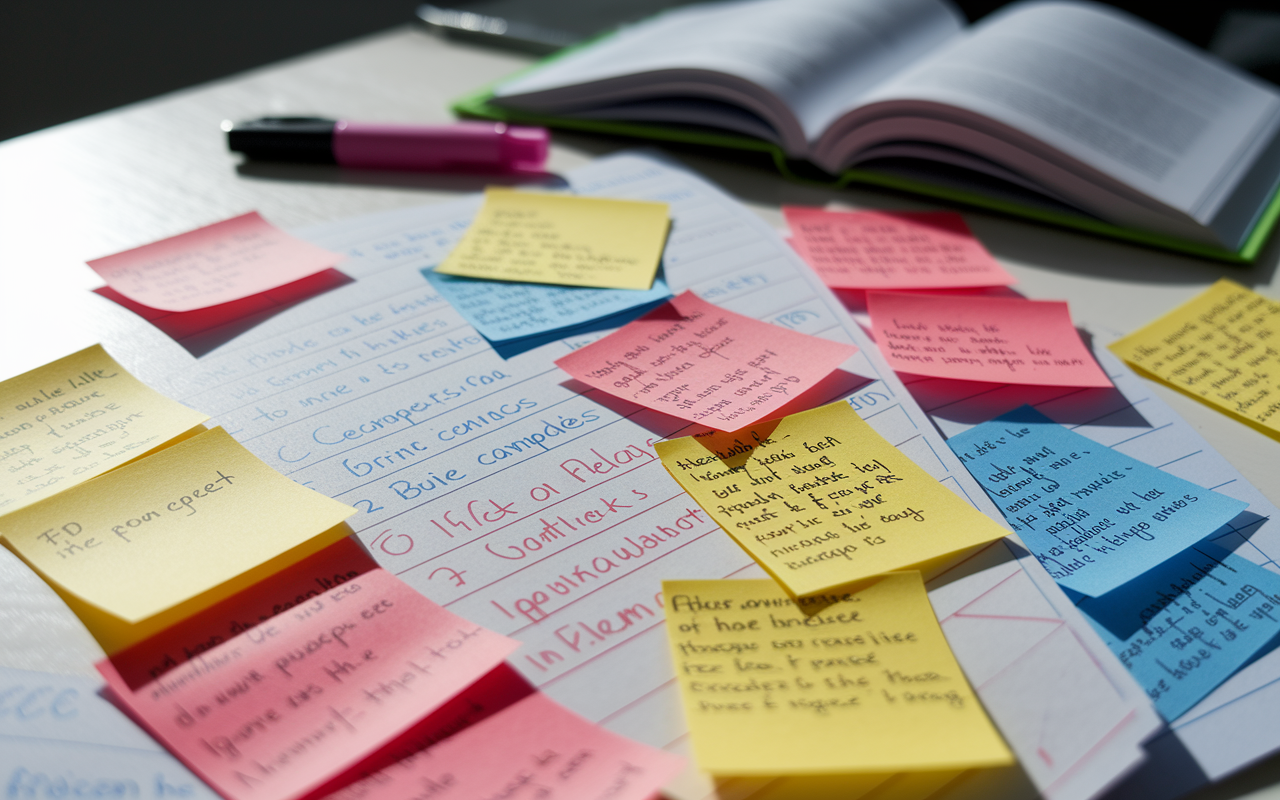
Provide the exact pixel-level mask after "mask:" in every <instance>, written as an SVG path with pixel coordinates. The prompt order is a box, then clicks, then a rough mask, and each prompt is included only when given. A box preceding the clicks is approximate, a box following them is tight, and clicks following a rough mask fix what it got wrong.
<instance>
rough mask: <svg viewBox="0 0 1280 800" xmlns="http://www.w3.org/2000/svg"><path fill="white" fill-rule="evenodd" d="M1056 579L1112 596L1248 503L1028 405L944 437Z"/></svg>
mask: <svg viewBox="0 0 1280 800" xmlns="http://www.w3.org/2000/svg"><path fill="white" fill-rule="evenodd" d="M947 444H948V445H950V447H951V449H952V450H953V451H954V452H955V454H956V455H957V456H959V457H960V460H961V461H962V462H964V465H965V467H967V468H968V470H969V472H970V473H971V474H972V475H973V477H974V479H975V480H977V481H978V483H980V484H982V488H983V489H984V490H986V492H987V494H988V495H990V496H991V499H992V500H993V501H994V502H995V504H996V505H997V506H999V507H1000V511H1001V513H1003V514H1004V516H1005V519H1007V520H1008V521H1009V524H1010V525H1012V526H1013V529H1014V530H1015V531H1017V532H1018V535H1019V536H1021V537H1022V541H1023V542H1024V543H1026V545H1027V547H1028V548H1029V549H1030V550H1031V552H1032V553H1033V554H1034V555H1035V557H1036V558H1037V559H1039V561H1040V563H1041V564H1042V565H1043V566H1044V568H1045V569H1046V570H1048V571H1049V574H1050V575H1051V576H1053V579H1054V580H1056V581H1057V582H1058V583H1060V584H1062V585H1063V586H1066V587H1067V588H1069V589H1073V590H1074V591H1077V592H1080V593H1081V594H1086V595H1089V596H1090V597H1097V596H1098V595H1101V594H1105V593H1107V592H1110V591H1111V590H1112V589H1115V588H1116V587H1118V586H1120V585H1121V584H1123V583H1124V582H1126V581H1129V580H1132V579H1134V578H1136V577H1138V576H1139V575H1141V574H1142V573H1144V572H1146V571H1147V570H1149V569H1152V568H1153V567H1155V566H1156V565H1158V564H1160V563H1162V562H1163V561H1165V560H1167V559H1169V558H1171V557H1172V556H1174V555H1175V554H1177V553H1179V552H1181V551H1183V550H1185V549H1187V548H1188V547H1190V546H1191V545H1193V544H1195V543H1197V542H1199V541H1201V540H1203V539H1205V538H1206V537H1208V536H1210V535H1211V534H1213V532H1214V531H1216V530H1217V529H1218V528H1221V527H1222V526H1223V525H1226V524H1227V523H1228V522H1229V521H1231V519H1233V518H1234V517H1235V516H1236V515H1237V514H1239V513H1240V512H1241V511H1243V510H1244V509H1245V508H1246V507H1247V506H1248V504H1247V503H1245V502H1244V501H1242V500H1236V499H1234V498H1231V497H1227V496H1226V495H1224V494H1218V493H1217V492H1213V491H1210V490H1208V489H1205V488H1203V487H1200V486H1197V485H1195V484H1194V483H1191V482H1190V481H1185V480H1183V479H1182V478H1179V477H1177V476H1174V475H1170V474H1169V473H1167V472H1164V471H1162V470H1159V469H1156V468H1155V467H1153V466H1150V465H1149V464H1144V463H1143V462H1141V461H1139V460H1137V459H1136V458H1131V457H1130V456H1127V455H1124V454H1123V453H1119V452H1116V451H1115V450H1112V449H1111V448H1109V447H1104V446H1103V445H1100V444H1098V443H1097V442H1095V441H1093V440H1092V439H1089V438H1088V437H1086V436H1081V435H1080V434H1078V433H1075V432H1074V431H1071V430H1068V429H1067V428H1064V427H1063V426H1061V425H1059V424H1058V423H1056V422H1054V421H1053V420H1051V419H1049V418H1048V417H1046V416H1044V415H1043V414H1041V413H1040V412H1038V411H1036V410H1035V409H1033V408H1031V407H1030V406H1023V407H1021V408H1017V409H1014V410H1013V411H1010V412H1009V413H1008V414H1005V415H1003V416H1001V417H998V418H997V419H994V420H992V421H990V422H985V423H983V424H981V425H978V426H977V427H975V428H972V429H970V430H968V431H965V432H964V433H962V434H960V435H958V436H955V437H953V438H951V439H949V440H948V441H947Z"/></svg>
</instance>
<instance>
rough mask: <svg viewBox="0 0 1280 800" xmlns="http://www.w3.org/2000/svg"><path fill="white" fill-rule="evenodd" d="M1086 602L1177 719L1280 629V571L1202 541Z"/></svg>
mask: <svg viewBox="0 0 1280 800" xmlns="http://www.w3.org/2000/svg"><path fill="white" fill-rule="evenodd" d="M1079 608H1080V610H1081V611H1082V612H1083V613H1084V615H1085V616H1086V617H1088V618H1089V620H1090V621H1092V622H1093V624H1094V627H1095V628H1096V629H1097V630H1098V632H1099V633H1100V634H1102V638H1103V639H1104V640H1105V641H1106V642H1107V646H1108V647H1110V648H1111V650H1112V652H1114V653H1115V654H1116V656H1117V657H1118V658H1119V659H1120V661H1121V663H1123V664H1124V665H1125V666H1126V667H1128V668H1129V671H1130V672H1132V673H1133V676H1134V677H1135V678H1137V679H1138V682H1139V683H1140V684H1142V687H1143V688H1144V689H1146V691H1147V694H1148V696H1150V698H1151V701H1152V702H1153V703H1155V706H1156V709H1157V710H1158V711H1159V712H1160V715H1161V716H1162V717H1164V718H1165V719H1166V720H1169V721H1173V720H1175V719H1177V718H1178V717H1180V716H1182V715H1183V714H1184V713H1185V712H1186V711H1187V710H1189V709H1190V708H1191V707H1192V706H1194V705H1195V704H1196V703H1198V702H1200V700H1202V699H1203V698H1204V697H1205V695H1207V694H1209V692H1211V691H1213V690H1214V689H1216V688H1217V687H1218V686H1219V685H1220V684H1221V683H1222V682H1223V681H1225V680H1226V679H1227V678H1229V677H1231V675H1232V674H1233V673H1235V671H1236V670H1238V669H1240V667H1242V666H1244V664H1245V663H1246V662H1247V661H1249V659H1251V658H1253V656H1254V654H1256V653H1257V652H1258V650H1259V649H1260V648H1262V647H1263V646H1264V645H1266V644H1267V643H1268V642H1270V641H1271V640H1272V638H1273V637H1274V636H1275V635H1276V633H1277V632H1280V575H1277V574H1276V573H1274V572H1271V571H1270V570H1268V569H1266V568H1264V567H1260V566H1258V565H1256V564H1254V563H1253V562H1251V561H1249V560H1247V559H1244V558H1241V557H1240V556H1237V555H1235V554H1233V553H1231V552H1229V551H1227V550H1224V549H1222V548H1221V547H1218V546H1217V545H1215V544H1213V543H1212V542H1201V543H1200V544H1198V545H1196V546H1194V547H1192V548H1190V549H1189V550H1186V551H1183V552H1181V553H1179V554H1178V555H1176V556H1174V557H1173V558H1171V559H1169V560H1168V561H1166V562H1164V563H1163V564H1161V565H1160V566H1158V567H1156V568H1155V569H1153V570H1151V571H1150V572H1148V573H1147V574H1145V575H1143V576H1142V577H1140V578H1138V579H1136V580H1134V581H1131V582H1129V583H1128V584H1125V585H1124V586H1121V587H1120V588H1119V589H1116V590H1115V591H1114V592H1111V593H1109V594H1107V595H1106V596H1104V597H1099V598H1085V599H1084V600H1082V601H1081V603H1080V606H1079Z"/></svg>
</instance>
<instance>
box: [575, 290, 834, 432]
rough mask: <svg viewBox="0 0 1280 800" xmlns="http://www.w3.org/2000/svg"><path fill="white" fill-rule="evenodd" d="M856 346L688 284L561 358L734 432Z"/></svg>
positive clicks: (580, 375) (597, 378)
mask: <svg viewBox="0 0 1280 800" xmlns="http://www.w3.org/2000/svg"><path fill="white" fill-rule="evenodd" d="M856 352H858V348H857V347H855V346H853V345H851V344H842V343H840V342H833V341H830V340H829V339H821V338H819V337H816V336H809V335H807V334H803V333H797V332H795V331H790V330H787V329H785V328H779V327H777V326H775V325H769V324H768V323H764V322H759V321H757V320H754V319H751V318H750V317H744V316H742V315H741V314H735V313H733V312H732V311H728V310H726V309H723V308H719V307H717V306H714V305H712V304H711V303H708V302H706V301H705V300H702V299H701V298H699V297H698V296H697V295H695V294H693V293H692V292H685V293H683V294H681V295H680V296H679V297H676V298H675V299H674V300H672V301H671V302H670V303H667V304H665V305H663V306H660V307H658V308H657V309H654V310H653V311H650V312H649V313H648V314H645V315H644V316H643V317H641V318H640V319H638V320H636V321H635V322H632V323H631V324H629V325H626V326H625V327H623V328H621V329H620V330H618V331H615V332H614V333H612V334H610V335H608V336H606V337H605V338H603V339H601V340H599V341H597V342H594V343H593V344H590V345H588V346H586V347H584V348H582V349H580V350H575V351H574V352H572V353H570V354H569V355H567V356H565V357H564V358H561V359H559V360H558V361H556V365H557V366H558V367H560V368H561V369H563V370H564V371H565V372H568V373H569V374H570V375H572V376H573V377H575V378H577V379H578V380H580V381H582V382H583V383H586V384H588V385H590V386H594V387H595V388H597V389H600V390H602V391H605V392H608V393H609V394H612V395H615V396H617V397H621V398H623V399H624V400H630V401H631V402H634V403H638V404H640V405H642V406H645V407H647V408H652V409H655V410H657V411H661V412H663V413H664V414H670V415H672V416H675V417H680V418H682V419H687V420H689V421H691V422H698V423H701V424H703V425H706V426H707V427H709V428H715V429H716V430H722V431H733V430H737V429H739V428H742V427H744V426H746V425H750V424H752V423H754V422H758V421H759V420H762V419H767V418H768V417H769V416H770V415H772V414H774V413H775V412H777V411H778V409H780V408H782V407H783V406H784V405H786V404H787V403H789V402H790V401H791V400H792V399H794V398H795V396H796V395H798V394H800V393H802V392H804V391H805V390H807V389H810V388H812V387H813V386H814V385H815V384H816V383H817V382H818V381H820V380H822V379H823V378H825V377H826V376H827V375H830V374H831V372H832V371H834V370H835V369H836V368H837V367H838V366H840V364H841V363H842V362H844V360H845V359H847V358H849V357H850V356H852V355H853V354H854V353H856Z"/></svg>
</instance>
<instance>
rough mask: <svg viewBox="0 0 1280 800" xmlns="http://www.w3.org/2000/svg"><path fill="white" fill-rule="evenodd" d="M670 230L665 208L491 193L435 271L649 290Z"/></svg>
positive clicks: (499, 191)
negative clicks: (668, 229)
mask: <svg viewBox="0 0 1280 800" xmlns="http://www.w3.org/2000/svg"><path fill="white" fill-rule="evenodd" d="M670 224H671V223H670V216H669V213H668V209H667V204H666V203H649V202H643V201H639V200H608V199H603V198H598V197H574V196H570V195H554V194H537V193H533V192H516V191H512V190H510V189H489V190H487V191H486V192H485V195H484V205H483V206H482V207H481V208H480V213H478V214H477V215H476V218H475V221H474V222H472V223H471V227H470V228H468V229H467V232H466V235H464V236H463V237H462V241H460V242H458V246H457V247H455V248H454V250H453V252H452V253H450V254H449V257H448V258H446V259H445V260H444V263H442V264H441V265H440V266H438V267H436V272H442V273H444V274H446V275H461V276H463V277H467V278H483V279H485V280H492V281H520V282H523V283H553V284H559V285H563V286H595V287H600V288H609V289H648V288H649V287H651V286H652V285H653V279H654V276H655V275H656V274H657V271H658V261H659V259H660V258H661V257H662V248H663V245H665V244H666V239H667V228H668V227H669V226H670Z"/></svg>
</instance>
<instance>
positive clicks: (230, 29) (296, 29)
mask: <svg viewBox="0 0 1280 800" xmlns="http://www.w3.org/2000/svg"><path fill="white" fill-rule="evenodd" d="M482 2H483V0H482ZM488 2H489V3H492V2H494V0H488ZM501 2H505V3H506V4H507V5H509V6H512V7H516V8H520V9H522V10H524V11H525V12H526V13H529V14H531V15H532V16H535V17H537V16H540V15H544V14H547V13H551V14H553V15H554V14H555V13H561V14H570V15H572V14H575V13H577V14H578V16H581V13H580V12H582V9H577V10H575V9H574V8H573V6H574V5H575V4H579V5H580V4H582V3H586V4H588V5H589V6H590V7H591V12H592V13H598V12H599V11H600V10H601V9H602V8H603V7H605V6H608V5H610V4H611V3H621V4H622V5H625V6H629V7H630V6H634V5H636V3H635V2H627V1H626V0H501ZM651 2H653V3H655V4H657V5H670V4H673V0H651ZM418 3H419V0H216V2H194V0H117V1H116V2H109V1H107V0H97V1H96V2H92V1H90V0H4V2H3V3H0V139H7V138H10V137H13V136H18V135H20V134H23V133H27V132H30V131H34V130H39V129H40V128H45V127H48V126H50V125H56V124H58V123H60V122H66V121H69V120H73V119H77V118H79V117H82V116H85V115H88V114H93V113H97V112H99V111H106V110H108V109H111V108H115V107H117V106H120V105H124V104H126V103H131V102H134V101H137V100H143V99H146V98H148V97H154V96H155V95H159V94H163V93H165V92H169V91H173V90H175V89H180V88H183V87H185V86H191V85H194V84H197V83H202V82H204V81H208V80H212V79H214V78H219V77H222V76H225V75H230V74H233V73H236V72H240V71H242V70H246V69H250V68H252V67H257V66H261V65H263V64H269V63H271V62H273V61H278V60H280V59H283V58H288V57H290V56H294V55H299V54H302V53H306V52H308V51H310V50H315V49H317V48H320V47H324V46H326V45H331V44H336V43H338V42H343V41H346V40H348V39H353V38H356V37H358V36H363V35H366V34H370V33H374V32H376V31H380V30H384V29H386V28H390V27H393V26H396V25H401V24H404V23H407V22H412V21H414V19H415V18H414V9H415V8H416V7H417V5H418ZM435 3H436V5H441V6H450V5H452V6H460V7H466V6H467V5H468V4H471V5H475V4H476V0H453V2H450V0H435ZM1003 4H1004V3H1003V2H1002V1H1001V0H962V1H961V2H959V5H960V6H961V7H962V8H963V9H964V11H965V13H966V14H967V15H968V16H969V18H970V19H978V18H980V17H982V16H983V15H985V14H987V13H989V12H990V11H992V10H993V9H995V8H998V7H999V6H1001V5H1003ZM1115 5H1120V6H1122V7H1124V8H1126V9H1128V10H1130V11H1132V12H1133V13H1136V14H1137V15H1139V16H1142V17H1145V18H1147V19H1149V20H1151V21H1152V22H1154V23H1156V24H1157V25H1160V26H1161V27H1164V28H1166V29H1168V30H1170V31H1172V32H1173V33H1175V34H1177V35H1179V36H1181V37H1183V38H1184V39H1187V40H1189V41H1191V42H1193V43H1194V44H1197V45H1199V46H1201V47H1210V46H1211V45H1212V46H1213V48H1214V49H1215V51H1216V52H1218V53H1219V54H1220V55H1223V56H1224V57H1226V58H1228V59H1229V60H1232V61H1235V62H1236V63H1241V64H1242V65H1243V66H1245V67H1247V68H1251V69H1254V70H1255V71H1256V72H1259V73H1260V74H1263V75H1264V77H1268V78H1270V79H1271V80H1278V79H1280V69H1278V68H1277V67H1278V66H1280V13H1278V12H1280V3H1277V2H1261V1H1255V2H1250V0H1228V2H1226V3H1208V2H1189V3H1188V2H1183V3H1176V0H1175V1H1174V2H1169V1H1166V2H1141V0H1129V1H1128V2H1119V3H1115ZM548 10H549V11H548ZM1215 37H1216V38H1215ZM424 79H426V78H425V76H424Z"/></svg>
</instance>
